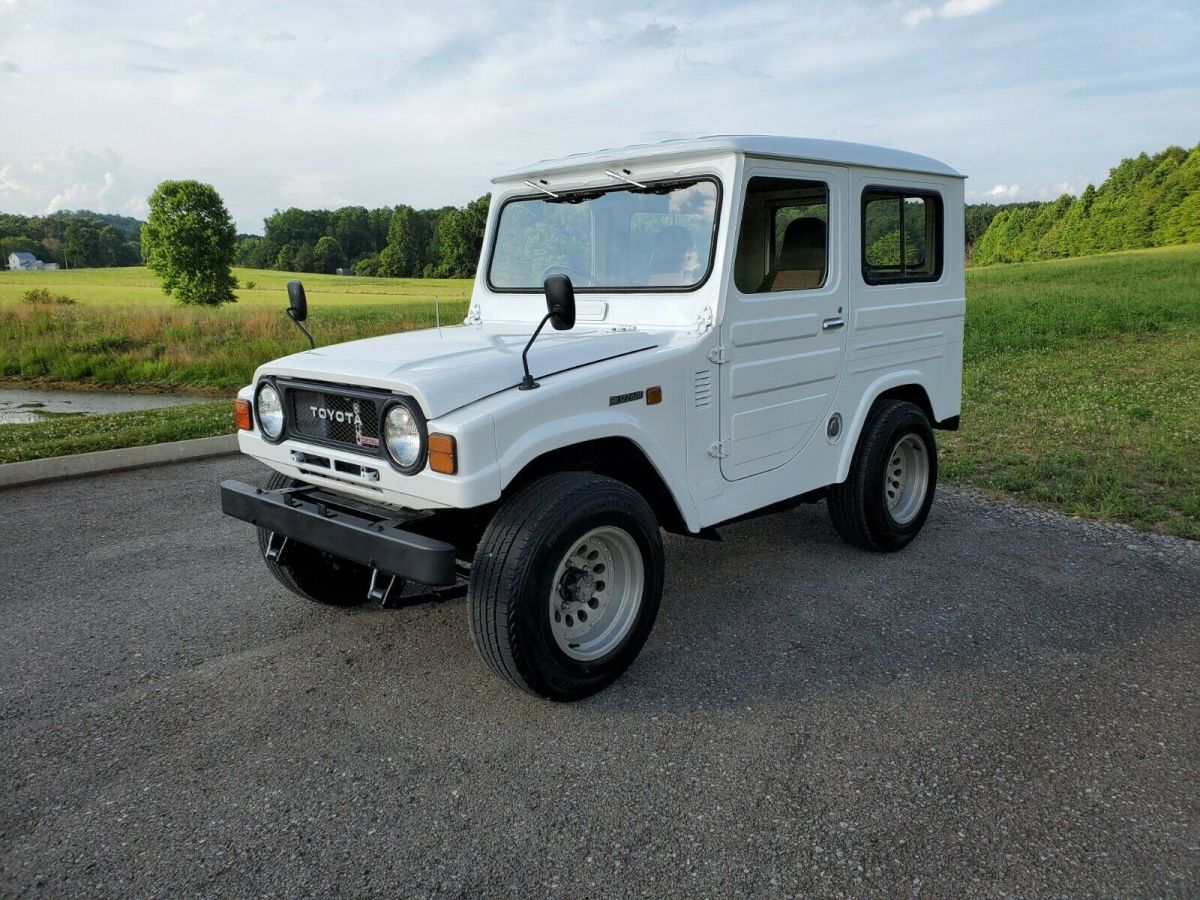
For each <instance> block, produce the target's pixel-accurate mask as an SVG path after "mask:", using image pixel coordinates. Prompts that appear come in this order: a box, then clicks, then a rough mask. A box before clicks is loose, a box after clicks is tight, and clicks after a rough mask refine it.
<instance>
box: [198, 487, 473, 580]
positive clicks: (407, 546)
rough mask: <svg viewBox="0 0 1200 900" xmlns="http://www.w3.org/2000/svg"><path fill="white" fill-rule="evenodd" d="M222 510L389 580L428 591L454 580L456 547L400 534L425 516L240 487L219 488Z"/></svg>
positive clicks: (308, 492)
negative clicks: (429, 587) (417, 584)
mask: <svg viewBox="0 0 1200 900" xmlns="http://www.w3.org/2000/svg"><path fill="white" fill-rule="evenodd" d="M221 510H222V511H223V512H224V513H225V514H226V515H229V516H233V517H234V518H235V519H241V520H242V521H244V522H249V523H250V524H251V525H256V526H258V527H259V528H265V529H267V530H268V531H273V532H275V533H276V534H280V535H284V536H286V537H288V538H291V539H292V540H295V541H297V542H299V543H301V544H307V545H309V546H310V547H316V548H317V549H319V550H325V551H327V552H329V553H333V554H336V555H337V556H342V557H345V558H346V559H349V560H352V561H353V562H356V563H361V564H362V565H364V566H369V567H371V568H372V569H378V570H379V571H380V572H383V573H385V574H388V575H399V576H400V577H402V578H409V579H412V580H413V581H419V582H421V583H422V584H428V585H447V584H453V583H454V580H455V550H454V545H453V544H448V543H446V542H445V541H439V540H435V539H433V538H430V537H426V536H425V535H422V534H415V533H413V532H411V531H404V530H402V529H401V527H400V526H402V525H404V524H406V523H408V522H412V521H415V520H417V519H419V518H421V517H422V514H421V513H412V512H403V511H398V510H392V509H383V508H380V507H372V506H370V505H368V504H365V503H358V502H355V501H352V500H347V499H345V498H343V497H338V496H336V495H334V494H330V493H327V492H325V491H322V490H320V489H319V488H314V487H312V486H309V485H303V486H300V487H295V488H283V489H281V490H277V491H268V490H265V489H263V488H257V487H254V486H253V485H250V484H246V483H244V482H241V481H222V482H221Z"/></svg>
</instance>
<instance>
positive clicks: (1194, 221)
mask: <svg viewBox="0 0 1200 900" xmlns="http://www.w3.org/2000/svg"><path fill="white" fill-rule="evenodd" d="M1196 242H1200V145H1197V146H1196V147H1194V148H1192V149H1191V150H1190V151H1189V150H1185V149H1183V148H1182V147H1168V148H1167V149H1166V150H1163V151H1162V152H1161V153H1156V154H1154V155H1153V156H1149V155H1147V154H1145V153H1143V154H1141V155H1139V156H1137V157H1134V158H1132V159H1124V160H1122V161H1121V163H1120V164H1119V165H1118V166H1117V167H1116V168H1114V169H1112V170H1111V171H1110V172H1109V175H1108V178H1107V179H1106V180H1105V181H1104V182H1103V183H1102V184H1101V185H1100V187H1095V186H1093V185H1090V184H1089V185H1088V186H1087V187H1086V188H1085V189H1084V190H1083V193H1081V194H1080V195H1079V196H1078V197H1074V196H1071V195H1070V194H1063V195H1062V196H1061V197H1059V198H1058V199H1057V200H1053V201H1051V202H1048V203H1025V204H1015V205H1012V206H1009V207H1007V208H1002V209H999V210H997V211H996V212H995V213H994V214H993V216H992V218H991V220H990V222H989V223H988V225H987V228H986V230H984V232H983V234H982V235H980V237H979V239H978V240H977V241H975V242H974V246H973V248H972V251H971V262H972V264H973V265H989V264H991V263H998V262H1024V261H1027V260H1036V259H1056V258H1059V257H1066V256H1087V255H1090V254H1093V253H1108V252H1111V251H1114V250H1138V249H1142V248H1145V247H1161V246H1166V245H1168V244H1188V243H1196Z"/></svg>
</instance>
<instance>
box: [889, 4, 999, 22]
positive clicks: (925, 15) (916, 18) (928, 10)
mask: <svg viewBox="0 0 1200 900" xmlns="http://www.w3.org/2000/svg"><path fill="white" fill-rule="evenodd" d="M1003 2H1004V0H946V2H945V3H943V4H942V5H941V6H938V7H937V8H934V7H933V6H930V5H928V4H926V5H924V6H918V7H916V8H915V9H910V10H909V11H908V12H906V13H904V16H903V21H904V24H905V25H908V26H909V27H910V28H911V27H912V26H914V25H920V24H921V23H922V22H925V21H927V20H929V19H932V18H934V17H935V16H936V17H937V18H939V19H960V18H962V17H963V16H974V15H978V14H979V13H981V12H987V11H988V10H989V9H992V8H993V7H996V6H999V5H1000V4H1001V3H1003Z"/></svg>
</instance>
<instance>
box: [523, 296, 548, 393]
mask: <svg viewBox="0 0 1200 900" xmlns="http://www.w3.org/2000/svg"><path fill="white" fill-rule="evenodd" d="M553 316H554V313H546V315H545V316H543V317H542V321H540V322H538V327H537V328H535V329H534V331H533V337H531V338H530V339H529V343H528V344H526V345H525V349H524V350H522V351H521V365H522V366H524V368H525V377H524V378H522V379H521V384H520V390H522V391H532V390H533V389H534V388H535V387H538V386H539V385H538V383H537V382H536V381H534V380H533V376H532V375H530V374H529V348H530V347H532V346H533V342H534V341H536V340H537V336H538V335H539V334H541V333H542V328H544V327H545V325H546V323H547V322H549V321H550V319H551V318H552V317H553Z"/></svg>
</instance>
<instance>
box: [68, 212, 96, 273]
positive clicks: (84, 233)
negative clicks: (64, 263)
mask: <svg viewBox="0 0 1200 900" xmlns="http://www.w3.org/2000/svg"><path fill="white" fill-rule="evenodd" d="M65 253H66V255H67V260H68V262H69V263H70V264H71V265H72V266H74V267H76V268H82V267H84V266H95V265H99V264H100V239H99V235H98V234H97V232H96V231H95V230H94V229H92V228H88V227H87V226H86V225H84V224H82V223H80V222H72V223H71V224H70V225H69V226H68V228H67V246H66V249H65Z"/></svg>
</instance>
